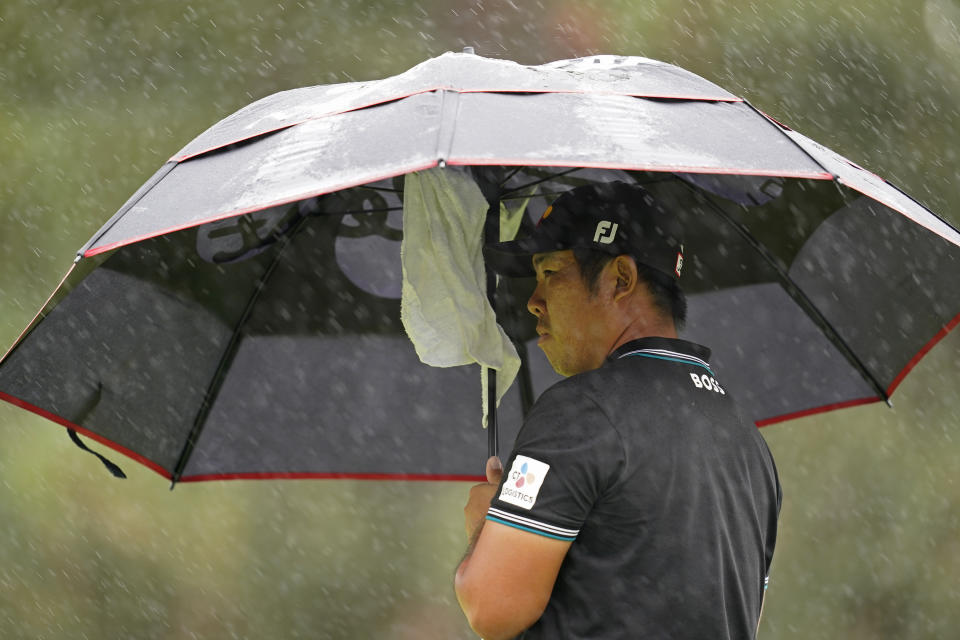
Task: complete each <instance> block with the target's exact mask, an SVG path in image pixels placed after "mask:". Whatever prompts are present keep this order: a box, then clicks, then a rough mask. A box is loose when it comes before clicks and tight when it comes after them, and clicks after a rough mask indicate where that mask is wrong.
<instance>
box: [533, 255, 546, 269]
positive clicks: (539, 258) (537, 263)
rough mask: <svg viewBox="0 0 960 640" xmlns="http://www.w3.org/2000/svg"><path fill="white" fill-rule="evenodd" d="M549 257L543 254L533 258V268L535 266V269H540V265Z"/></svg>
mask: <svg viewBox="0 0 960 640" xmlns="http://www.w3.org/2000/svg"><path fill="white" fill-rule="evenodd" d="M548 257H549V256H546V255H544V254H542V253H541V254H538V255H535V256H533V266H534V267H539V266H540V263H541V262H543V261H544V260H546V259H547V258H548Z"/></svg>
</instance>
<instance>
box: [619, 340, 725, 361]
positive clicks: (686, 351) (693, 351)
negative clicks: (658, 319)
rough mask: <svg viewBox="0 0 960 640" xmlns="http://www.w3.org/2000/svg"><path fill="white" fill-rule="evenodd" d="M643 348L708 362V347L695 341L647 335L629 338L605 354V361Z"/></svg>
mask: <svg viewBox="0 0 960 640" xmlns="http://www.w3.org/2000/svg"><path fill="white" fill-rule="evenodd" d="M644 349H652V350H661V351H670V352H673V353H678V354H681V355H685V356H690V357H693V358H697V359H699V360H703V361H704V362H706V363H709V362H710V349H708V348H707V347H704V346H703V345H699V344H696V343H695V342H689V341H687V340H681V339H679V338H663V337H660V336H648V337H646V338H638V339H636V340H631V341H630V342H625V343H624V344H622V345H620V346H619V347H617V348H616V349H614V350H613V352H612V353H611V354H610V355H609V356H607V361H608V362H612V361H614V360H619V359H620V358H622V357H624V356H625V355H627V354H628V353H632V352H634V351H641V350H644Z"/></svg>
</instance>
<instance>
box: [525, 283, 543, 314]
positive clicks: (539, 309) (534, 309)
mask: <svg viewBox="0 0 960 640" xmlns="http://www.w3.org/2000/svg"><path fill="white" fill-rule="evenodd" d="M527 311H529V312H530V313H532V314H533V315H535V316H536V317H538V318H539V317H540V316H542V315H543V311H544V303H543V296H541V295H540V285H539V284H538V285H537V288H536V289H534V290H533V293H532V294H530V299H529V300H527Z"/></svg>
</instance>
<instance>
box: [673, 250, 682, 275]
mask: <svg viewBox="0 0 960 640" xmlns="http://www.w3.org/2000/svg"><path fill="white" fill-rule="evenodd" d="M682 269H683V245H680V251H678V252H677V266H676V267H675V268H674V270H673V271H674V273H676V274H677V277H678V278H679V277H680V271H681V270H682Z"/></svg>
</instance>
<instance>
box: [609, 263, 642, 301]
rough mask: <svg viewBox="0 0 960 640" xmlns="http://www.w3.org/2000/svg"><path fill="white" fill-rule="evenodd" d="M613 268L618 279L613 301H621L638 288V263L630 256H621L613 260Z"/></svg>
mask: <svg viewBox="0 0 960 640" xmlns="http://www.w3.org/2000/svg"><path fill="white" fill-rule="evenodd" d="M611 267H613V270H614V274H615V275H616V278H617V284H616V288H615V289H614V292H613V299H614V300H621V299H622V298H624V297H626V296H629V295H630V294H632V293H633V291H634V290H635V289H636V288H637V280H638V275H637V263H636V262H634V260H633V258H631V257H630V256H628V255H620V256H617V257H616V258H614V259H613V262H612V263H611Z"/></svg>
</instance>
